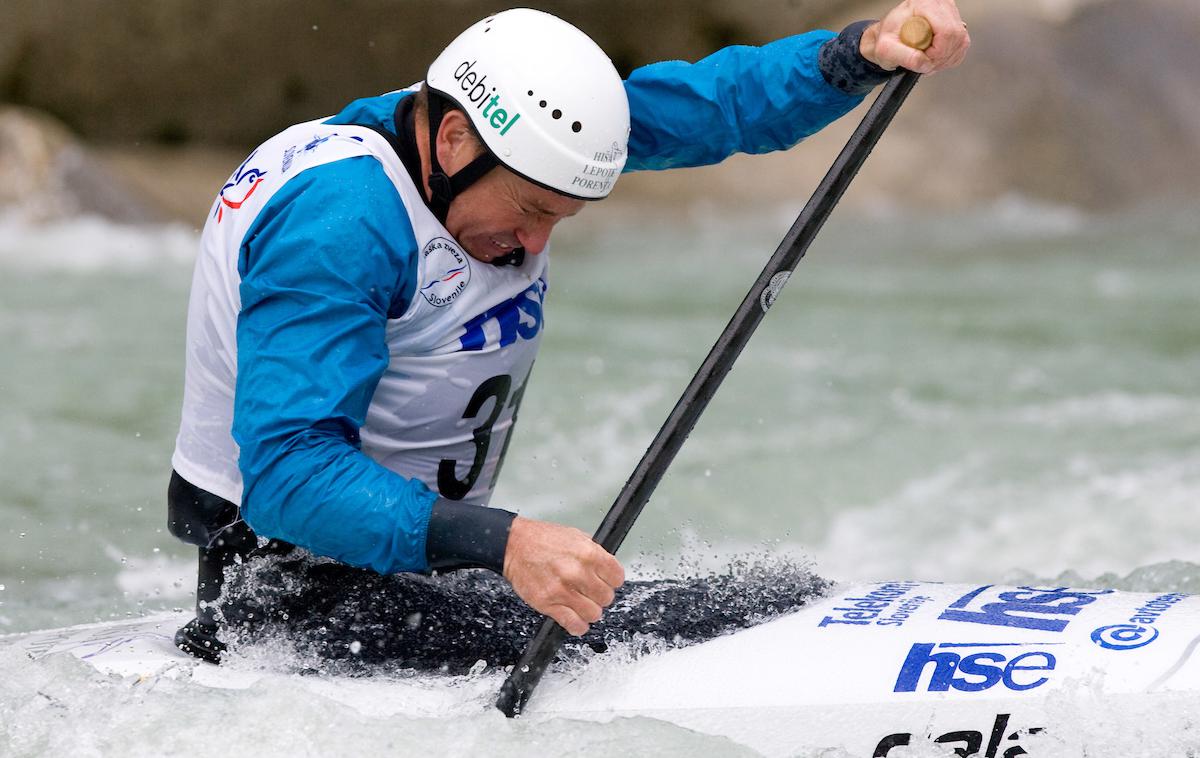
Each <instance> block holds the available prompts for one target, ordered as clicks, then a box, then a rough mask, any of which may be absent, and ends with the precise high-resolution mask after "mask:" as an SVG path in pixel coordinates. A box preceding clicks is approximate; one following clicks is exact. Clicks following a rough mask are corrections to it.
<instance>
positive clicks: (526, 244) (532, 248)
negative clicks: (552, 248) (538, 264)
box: [517, 220, 554, 255]
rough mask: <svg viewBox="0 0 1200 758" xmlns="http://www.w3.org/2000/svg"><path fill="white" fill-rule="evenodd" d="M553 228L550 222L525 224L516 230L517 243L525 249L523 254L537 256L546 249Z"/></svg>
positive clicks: (552, 223)
mask: <svg viewBox="0 0 1200 758" xmlns="http://www.w3.org/2000/svg"><path fill="white" fill-rule="evenodd" d="M553 228H554V222H553V221H551V220H546V221H539V222H537V223H531V224H526V225H525V226H523V227H521V228H520V229H518V230H517V241H518V242H520V243H521V247H523V248H525V252H527V253H530V254H532V255H537V254H538V253H540V252H542V251H543V250H545V249H546V245H547V244H548V243H549V242H550V231H551V230H552V229H553Z"/></svg>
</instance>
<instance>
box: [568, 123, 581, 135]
mask: <svg viewBox="0 0 1200 758" xmlns="http://www.w3.org/2000/svg"><path fill="white" fill-rule="evenodd" d="M582 128H583V124H581V123H579V122H578V121H576V122H575V123H573V124H571V131H573V132H576V133H578V132H579V130H580V129H582Z"/></svg>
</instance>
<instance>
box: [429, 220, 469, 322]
mask: <svg viewBox="0 0 1200 758" xmlns="http://www.w3.org/2000/svg"><path fill="white" fill-rule="evenodd" d="M421 258H422V260H424V261H425V284H424V285H423V286H422V287H421V296H422V297H424V298H425V300H426V302H428V303H429V304H430V305H432V306H433V307H435V308H441V307H443V306H447V305H449V304H450V303H453V302H454V301H455V300H457V299H458V296H459V295H461V294H462V293H463V290H465V289H466V288H467V285H468V284H470V282H471V264H470V263H469V262H468V261H467V255H466V253H464V252H463V251H462V250H460V249H459V247H458V245H456V244H454V243H453V242H451V241H450V240H448V239H446V238H445V237H434V238H433V239H431V240H430V241H429V244H427V245H425V249H424V250H422V251H421Z"/></svg>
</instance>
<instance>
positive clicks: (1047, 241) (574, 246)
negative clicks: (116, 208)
mask: <svg viewBox="0 0 1200 758" xmlns="http://www.w3.org/2000/svg"><path fill="white" fill-rule="evenodd" d="M794 213H795V209H788V208H781V209H766V210H763V211H761V212H757V213H744V214H740V215H737V216H733V217H730V216H728V215H727V214H724V213H719V212H714V209H712V208H708V207H697V208H692V209H684V210H678V211H674V212H672V213H670V214H668V215H666V216H665V217H658V216H651V215H649V214H645V213H640V212H636V211H626V212H622V213H619V214H615V215H614V214H613V213H610V212H607V211H606V210H605V209H603V208H601V209H598V210H596V211H595V212H594V213H593V214H591V215H593V216H594V218H592V219H586V218H581V219H580V220H579V221H578V222H575V223H573V224H572V223H568V224H567V225H566V226H565V227H564V228H563V230H562V233H561V234H560V235H559V237H558V238H556V240H555V247H554V252H553V253H552V255H553V257H554V261H553V264H552V267H551V275H550V290H549V293H548V295H547V311H546V325H547V331H546V334H545V342H544V345H543V349H542V353H541V356H540V358H539V361H538V364H537V367H536V369H535V371H534V373H533V377H532V382H531V385H530V387H529V390H528V393H527V395H526V398H525V403H524V404H523V406H522V418H521V424H520V426H519V427H518V430H517V433H516V435H515V438H514V440H513V443H512V446H511V448H510V450H509V453H508V457H507V460H506V464H505V471H504V476H503V477H502V479H501V484H500V488H499V489H498V491H497V493H496V496H495V500H494V502H495V504H497V505H501V506H504V507H508V508H510V509H514V510H520V511H521V512H522V513H526V514H528V515H532V516H536V517H541V518H549V519H554V520H558V521H562V522H565V523H569V524H572V525H575V526H578V527H580V528H583V529H585V530H587V531H591V530H593V529H594V527H595V525H596V524H597V523H598V522H599V519H600V518H601V516H602V515H603V513H604V511H605V509H606V508H607V506H608V505H609V504H610V503H611V501H612V499H613V498H614V497H615V495H616V493H617V491H618V490H619V488H620V486H621V484H622V483H623V482H624V480H625V478H626V477H627V476H628V474H629V472H630V470H631V469H632V467H633V466H634V464H635V463H636V461H637V459H638V458H639V457H640V455H641V453H642V451H643V450H644V448H645V446H646V444H647V443H648V442H649V440H650V438H651V436H652V435H653V433H654V432H655V430H656V429H657V428H658V425H659V424H660V423H661V421H662V420H663V418H664V417H665V416H666V414H667V412H668V411H669V409H670V407H671V405H672V404H673V402H674V400H675V399H676V397H677V396H678V394H679V392H681V391H682V389H683V387H684V385H685V384H686V382H687V380H688V378H689V377H690V376H691V374H692V372H693V371H694V370H695V367H696V366H697V365H698V364H699V362H700V360H701V359H702V358H703V356H704V354H705V353H706V352H707V350H708V348H709V347H710V345H711V343H712V340H713V339H714V338H715V337H716V335H717V334H718V333H719V331H720V329H721V327H722V326H723V325H724V324H725V322H726V321H727V320H728V317H729V315H730V314H731V313H732V311H733V309H734V308H735V307H736V305H737V303H738V302H739V301H740V299H741V297H742V296H743V295H744V293H745V291H746V290H747V289H748V287H749V285H750V283H751V282H752V281H753V279H754V277H755V275H756V274H757V272H758V270H759V268H760V267H761V265H762V263H763V262H764V261H765V260H766V258H767V256H768V255H769V254H770V252H771V251H772V250H773V249H774V247H775V245H776V244H777V242H778V239H779V238H780V237H781V236H782V234H783V231H784V230H785V229H786V227H787V225H788V224H789V223H790V220H791V217H792V216H793V215H794ZM196 239H197V235H196V232H195V230H192V229H189V228H187V227H185V226H179V225H169V226H148V227H132V226H120V225H115V224H112V223H109V222H106V221H103V220H99V219H92V218H78V219H71V220H65V221H58V222H53V223H49V224H41V225H35V224H31V223H26V222H24V221H22V220H20V219H18V218H16V217H14V216H9V217H3V218H0V344H2V345H3V346H4V351H3V358H2V362H0V389H2V390H3V393H4V395H3V397H4V400H3V401H2V402H0V535H3V537H2V539H3V545H4V550H3V551H2V552H0V634H7V633H16V632H24V631H29V630H34V629H42V628H50V627H58V626H67V625H72V624H78V623H85V622H94V621H109V620H116V619H125V618H132V617H138V616H140V615H143V614H147V613H151V612H159V611H163V610H171V609H174V608H187V607H189V606H190V605H191V604H192V602H193V597H192V590H193V583H194V567H193V554H192V552H191V549H190V548H187V547H185V546H183V545H180V544H178V543H176V542H175V541H174V540H173V539H172V538H171V537H170V535H168V534H167V532H166V528H165V490H166V481H167V476H168V475H169V457H170V452H171V448H172V445H173V440H174V434H175V431H176V425H177V422H178V413H179V400H180V392H181V377H182V355H183V322H184V310H185V303H186V296H187V289H188V283H189V279H190V269H191V262H192V260H193V259H194V255H195V245H196ZM1198 250H1200V214H1196V213H1195V212H1194V209H1187V208H1182V209H1173V210H1161V209H1142V210H1137V211H1128V212H1124V213H1121V214H1118V215H1109V216H1099V215H1093V214H1089V213H1086V212H1083V211H1080V210H1076V209H1072V208H1063V207H1048V206H1041V205H1035V204H1032V203H1029V202H1026V201H1023V200H1021V199H1019V198H1009V199H1006V200H1004V201H1002V202H1000V203H997V204H995V205H993V206H989V207H987V208H982V209H979V210H977V211H973V212H970V213H962V214H955V215H949V214H943V215H929V216H919V215H918V216H913V215H911V214H901V213H899V212H897V211H894V210H889V209H886V208H882V209H877V210H876V211H874V212H872V213H868V214H853V213H848V212H847V213H842V212H840V211H839V212H836V213H835V215H834V219H833V220H832V221H831V222H830V224H829V226H828V228H827V229H826V230H825V231H824V232H823V233H822V235H821V236H820V237H819V238H818V240H817V241H816V243H814V245H813V247H812V249H811V250H810V252H809V255H808V259H807V260H805V261H804V262H802V263H801V265H800V268H799V269H798V271H797V273H796V275H794V276H793V277H792V279H791V281H790V282H789V284H788V287H787V288H786V290H784V292H783V293H782V295H781V296H780V297H779V299H778V301H777V302H776V304H775V306H774V307H773V308H772V311H771V313H770V317H769V318H767V319H766V321H764V323H763V326H762V327H761V329H760V330H759V332H758V333H757V334H756V335H755V337H754V339H753V340H752V341H751V343H750V346H749V347H748V349H747V350H746V352H745V353H744V354H743V356H742V358H741V359H740V361H739V363H738V365H737V366H736V367H735V369H734V370H733V372H732V374H731V375H730V377H729V379H728V380H727V381H726V383H725V385H724V387H723V388H722V389H721V391H720V392H719V393H718V395H717V396H716V398H715V400H714V401H713V403H712V405H711V406H710V409H709V410H708V412H707V413H706V414H705V416H704V417H703V418H702V419H701V421H700V423H699V425H698V427H697V429H696V431H695V433H694V434H693V435H692V438H691V439H690V440H689V441H688V443H687V444H686V445H685V446H684V448H683V451H682V452H681V454H680V456H679V458H678V459H677V461H676V463H675V464H674V465H673V467H672V469H671V470H670V472H669V473H668V475H667V477H666V479H665V480H664V482H663V484H662V485H661V486H660V488H659V490H658V492H657V493H656V495H655V497H654V498H653V499H652V501H651V502H650V504H649V505H648V506H647V508H646V511H645V513H644V515H643V517H642V519H641V520H640V521H639V523H638V524H637V526H636V527H635V528H634V531H633V533H632V535H631V536H630V538H629V540H628V541H627V542H626V545H625V547H624V548H623V549H622V552H621V555H620V557H622V558H623V560H624V561H625V562H626V563H627V565H629V566H630V567H631V569H632V570H631V572H630V573H631V575H633V576H637V577H643V578H645V577H658V576H681V575H697V574H700V575H702V574H704V573H706V572H722V571H726V570H727V569H728V567H730V566H731V565H738V566H745V565H747V564H746V563H745V561H747V560H749V561H750V562H751V564H754V563H755V562H757V563H758V564H767V565H775V564H778V565H786V566H789V567H791V566H795V565H805V566H808V567H810V568H811V571H812V572H814V573H815V574H817V575H819V576H820V577H823V578H824V579H826V580H829V581H833V582H838V583H849V582H860V581H884V580H902V579H922V580H931V581H944V582H962V583H975V582H1005V583H1013V584H1018V583H1045V584H1052V585H1063V584H1070V585H1074V586H1080V587H1115V588H1119V589H1126V590H1137V591H1142V592H1154V593H1169V592H1190V593H1195V592H1197V591H1198V590H1200V565H1198V563H1197V558H1196V547H1195V546H1196V545H1197V544H1200V518H1198V517H1197V516H1196V514H1195V510H1196V509H1195V506H1196V504H1197V502H1198V501H1200V385H1198V384H1197V381H1196V377H1197V376H1200V319H1198V318H1197V316H1198V315H1200V308H1198V306H1200V294H1198V293H1200V256H1197V251H1198ZM764 576H765V577H769V576H770V572H766V573H765V574H764V572H761V571H757V572H756V571H751V572H748V573H747V574H746V580H745V581H746V588H745V591H746V592H747V593H751V594H752V593H754V592H756V591H760V590H762V589H763V588H762V587H761V586H759V587H756V585H755V582H764V581H769V578H764ZM644 654H646V652H645V651H644V650H635V649H633V648H630V649H625V648H623V647H621V646H619V645H618V646H614V647H613V648H612V649H610V651H609V652H608V653H604V654H599V655H596V656H594V657H591V658H590V659H589V660H588V661H587V662H586V664H579V663H578V662H576V664H575V665H586V666H588V667H592V668H593V669H596V668H598V669H600V670H601V671H603V670H604V669H605V668H606V667H611V668H613V670H617V668H618V667H619V666H620V665H621V663H622V662H623V661H625V660H628V658H629V657H632V656H635V655H644ZM294 656H295V651H294V649H290V648H288V647H287V646H285V645H284V646H279V647H278V648H272V647H271V646H264V647H260V648H258V649H253V650H248V651H246V652H245V653H244V654H242V655H241V656H239V657H238V659H237V660H236V661H235V664H234V665H236V666H244V667H248V668H252V669H255V670H262V669H264V668H266V669H267V670H276V671H293V670H295V669H296V667H297V663H296V660H295V658H294ZM379 676H380V677H396V678H399V679H402V680H403V681H404V682H405V684H406V686H415V687H417V688H418V689H420V690H422V691H426V692H428V693H429V696H428V699H427V700H426V701H424V703H423V704H422V701H421V700H420V699H414V701H413V705H412V708H411V710H409V711H406V712H405V713H403V714H400V715H393V714H389V715H382V714H371V713H370V712H366V711H363V710H360V709H354V708H350V707H347V706H345V705H339V704H337V703H336V702H333V701H331V700H329V699H325V698H320V697H315V696H314V695H313V691H312V689H310V688H306V687H302V686H299V685H298V684H296V683H295V682H294V681H293V680H289V679H288V678H287V677H285V676H281V677H277V678H274V679H271V680H269V682H267V683H263V684H259V685H255V686H254V687H252V688H250V689H248V690H239V691H231V690H210V689H206V688H199V687H197V686H195V685H194V684H191V683H189V682H187V681H170V680H164V681H158V682H155V683H154V684H153V686H150V687H145V686H140V685H138V684H137V683H134V682H130V681H126V680H122V679H121V678H119V677H116V678H114V677H109V676H105V675H101V674H99V673H98V672H96V671H95V670H93V669H91V668H90V667H88V666H87V665H86V664H83V663H80V662H79V661H77V660H75V659H74V658H71V657H68V656H52V657H51V658H48V659H44V660H41V661H36V662H34V661H30V660H28V659H27V658H23V657H21V656H16V655H7V656H5V657H3V658H0V754H3V755H42V754H49V753H63V754H70V755H109V754H114V753H117V752H121V753H125V754H129V755H161V754H173V753H184V752H192V751H201V750H204V751H206V752H207V751H211V750H215V749H230V750H238V749H253V750H254V751H255V752H257V753H262V754H265V755H284V754H286V755H329V754H348V753H355V754H376V753H383V752H385V751H386V752H393V753H397V752H398V753H401V754H409V753H417V752H431V751H432V752H435V753H447V754H475V753H481V752H485V751H486V752H487V753H489V754H492V755H501V756H503V755H518V754H526V753H528V752H529V751H530V750H531V749H540V750H542V751H544V752H547V753H549V754H562V755H584V754H586V755H589V756H591V755H618V754H628V753H630V752H633V753H635V754H656V755H694V754H696V753H699V752H701V751H704V752H707V753H710V754H713V755H752V754H753V752H752V751H750V750H749V749H748V748H745V747H744V746H741V745H738V744H735V743H733V742H731V741H729V740H726V739H723V738H716V737H709V736H704V735H700V734H697V733H695V732H691V731H688V730H685V729H682V728H680V727H677V726H673V725H671V724H667V723H664V722H659V721H655V720H652V719H642V718H634V719H622V720H618V721H615V722H612V723H608V724H597V723H588V722H579V721H574V720H570V719H550V720H546V721H542V722H539V723H536V724H534V723H523V722H520V721H518V722H510V721H506V720H505V719H503V717H501V716H500V715H499V714H498V713H496V712H493V711H492V709H491V708H490V702H491V699H492V698H493V696H494V692H495V690H496V688H497V687H498V686H499V683H500V680H501V679H502V672H500V671H496V670H494V669H489V668H487V667H484V668H483V669H481V670H478V671H475V670H473V671H472V672H471V673H468V674H467V675H465V676H455V677H450V676H439V675H431V674H411V673H410V674H405V673H403V672H395V671H392V672H388V673H386V674H380V675H379ZM384 681H386V679H385V680H384ZM1195 705H1196V703H1190V704H1189V703H1183V704H1180V705H1179V707H1178V709H1177V710H1168V711H1166V712H1158V713H1154V714H1139V713H1137V712H1136V709H1133V708H1130V709H1123V708H1116V707H1110V706H1106V705H1104V704H1103V703H1096V704H1094V707H1092V708H1088V709H1080V708H1079V707H1078V706H1077V705H1074V704H1067V703H1064V704H1063V705H1062V709H1061V713H1060V714H1059V720H1058V722H1057V731H1055V732H1054V734H1051V735H1048V736H1045V737H1044V738H1043V739H1042V741H1041V743H1040V745H1039V751H1038V752H1037V753H1036V754H1037V755H1064V756H1065V755H1074V756H1077V755H1082V754H1083V753H1082V750H1083V749H1084V748H1083V745H1084V744H1085V743H1084V742H1083V741H1082V740H1083V739H1084V738H1083V735H1092V737H1091V738H1090V739H1091V742H1087V743H1086V744H1087V754H1088V755H1089V756H1096V755H1113V756H1117V755H1122V756H1126V755H1186V754H1188V753H1189V752H1190V751H1196V750H1200V738H1198V737H1197V736H1196V735H1195V734H1190V735H1189V734H1188V733H1186V731H1185V730H1184V729H1183V727H1182V725H1183V724H1185V723H1186V722H1187V721H1188V713H1189V711H1190V712H1194V710H1195ZM826 747H827V746H825V745H813V746H812V750H811V752H810V753H806V755H807V754H811V755H841V754H840V753H838V752H836V751H835V752H830V751H826V750H825V748H826ZM903 754H905V753H904V752H903V751H902V750H895V751H893V752H892V753H890V755H893V756H896V755H903ZM907 754H908V755H939V753H938V752H937V749H936V748H934V747H932V746H915V747H914V748H912V749H911V750H910V751H908V753H907Z"/></svg>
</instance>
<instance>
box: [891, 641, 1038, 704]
mask: <svg viewBox="0 0 1200 758" xmlns="http://www.w3.org/2000/svg"><path fill="white" fill-rule="evenodd" d="M1058 644H1061V643H1056V642H1049V643H1047V642H940V643H935V642H918V643H917V644H915V645H913V646H912V648H910V649H909V651H908V657H907V658H905V659H904V665H903V666H901V667H900V675H899V676H897V677H896V686H895V687H893V688H892V691H893V692H947V691H949V690H952V689H953V690H958V691H959V692H982V691H983V690H989V689H991V688H992V687H995V686H996V685H997V684H1000V685H1003V686H1004V688H1005V689H1008V690H1013V691H1016V692H1022V691H1024V690H1032V689H1034V688H1035V687H1041V686H1042V685H1043V684H1045V683H1046V682H1048V681H1050V679H1049V677H1048V676H1047V675H1046V674H1047V672H1050V671H1053V670H1054V667H1055V666H1056V665H1057V663H1058V661H1057V660H1056V659H1055V657H1054V654H1053V653H1051V652H1049V651H1047V650H1043V649H1042V648H1046V647H1053V646H1054V645H1058ZM1031 648H1033V649H1031Z"/></svg>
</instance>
